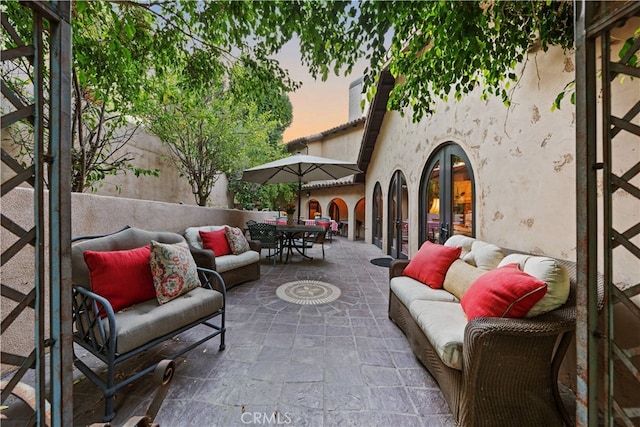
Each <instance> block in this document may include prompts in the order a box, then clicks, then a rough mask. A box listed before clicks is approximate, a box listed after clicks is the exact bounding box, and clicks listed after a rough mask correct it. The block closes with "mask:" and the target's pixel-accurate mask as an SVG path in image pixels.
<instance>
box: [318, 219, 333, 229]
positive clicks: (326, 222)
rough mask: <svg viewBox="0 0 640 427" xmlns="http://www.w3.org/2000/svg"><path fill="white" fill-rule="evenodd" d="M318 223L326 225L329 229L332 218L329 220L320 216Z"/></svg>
mask: <svg viewBox="0 0 640 427" xmlns="http://www.w3.org/2000/svg"><path fill="white" fill-rule="evenodd" d="M316 225H319V226H320V227H324V228H325V229H328V228H329V227H330V226H331V220H328V219H326V218H320V219H317V220H316Z"/></svg>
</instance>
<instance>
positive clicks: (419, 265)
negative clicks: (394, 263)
mask: <svg viewBox="0 0 640 427" xmlns="http://www.w3.org/2000/svg"><path fill="white" fill-rule="evenodd" d="M460 251H461V249H460V248H458V247H447V246H443V245H437V244H435V243H431V242H430V241H428V240H427V241H426V242H424V243H423V244H422V246H421V247H420V250H418V253H417V254H416V255H415V256H414V257H413V259H411V261H409V264H408V265H407V266H406V267H405V269H404V272H403V274H404V275H405V276H409V277H411V278H413V279H416V280H417V281H419V282H422V283H424V284H425V285H428V286H430V287H432V288H434V289H441V288H442V283H443V282H444V276H445V274H446V273H447V270H448V269H449V266H450V265H451V264H452V263H453V261H455V260H456V259H457V258H458V257H459V256H460Z"/></svg>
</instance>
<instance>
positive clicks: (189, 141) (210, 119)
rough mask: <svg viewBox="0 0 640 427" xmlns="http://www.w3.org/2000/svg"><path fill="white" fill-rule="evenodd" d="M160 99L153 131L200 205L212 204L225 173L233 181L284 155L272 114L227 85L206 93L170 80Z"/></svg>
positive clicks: (152, 113) (151, 116) (150, 120)
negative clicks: (276, 144) (264, 161)
mask: <svg viewBox="0 0 640 427" xmlns="http://www.w3.org/2000/svg"><path fill="white" fill-rule="evenodd" d="M155 95H156V96H157V99H156V100H155V102H154V105H156V107H155V108H153V109H149V112H148V114H147V118H146V124H147V127H148V129H149V130H150V131H151V132H152V133H154V134H155V135H157V136H158V137H159V138H160V139H161V140H162V141H163V143H164V144H166V146H167V147H168V148H169V151H170V153H171V160H172V161H173V163H174V164H175V166H176V167H177V168H178V170H179V171H180V172H181V173H182V174H183V175H184V176H185V177H186V178H187V180H188V181H189V184H191V186H192V189H193V193H194V195H195V198H196V203H198V205H200V206H206V205H207V202H208V199H209V196H210V194H211V190H212V188H213V185H214V184H215V182H216V181H217V180H218V178H219V176H220V174H222V173H224V174H225V175H227V177H230V178H232V179H233V178H235V177H237V176H238V175H239V174H241V173H242V170H244V169H245V168H247V167H249V166H248V165H252V164H253V163H254V162H256V161H259V160H261V159H263V158H268V159H269V158H272V157H274V156H275V155H276V154H277V152H278V150H277V149H276V148H275V147H274V146H273V145H272V144H270V143H269V136H270V134H271V133H272V132H273V130H274V129H275V128H276V126H277V122H276V121H275V120H273V118H272V116H273V115H272V113H271V112H269V111H264V112H259V111H258V107H257V106H256V104H254V103H249V102H247V101H246V100H244V99H239V98H237V97H235V96H234V95H233V93H232V92H231V91H229V90H227V89H225V88H224V85H223V84H222V82H218V84H217V85H214V86H213V87H211V88H209V89H208V90H205V89H188V88H184V87H181V85H180V84H178V83H177V82H176V81H175V80H174V81H170V80H166V81H165V82H164V84H163V85H162V86H159V87H158V88H157V90H156V91H155ZM258 159H259V160H258Z"/></svg>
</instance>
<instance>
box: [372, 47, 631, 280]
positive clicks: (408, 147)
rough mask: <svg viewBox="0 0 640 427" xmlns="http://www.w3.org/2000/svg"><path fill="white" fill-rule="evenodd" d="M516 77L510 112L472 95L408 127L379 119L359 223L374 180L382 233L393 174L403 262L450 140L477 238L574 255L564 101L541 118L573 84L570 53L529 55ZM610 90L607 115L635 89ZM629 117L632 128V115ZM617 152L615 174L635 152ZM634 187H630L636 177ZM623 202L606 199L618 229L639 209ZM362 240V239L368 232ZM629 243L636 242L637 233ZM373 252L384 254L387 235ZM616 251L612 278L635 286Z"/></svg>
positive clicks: (569, 125) (624, 138)
mask: <svg viewBox="0 0 640 427" xmlns="http://www.w3.org/2000/svg"><path fill="white" fill-rule="evenodd" d="M517 71H518V75H519V76H520V80H519V83H518V85H517V86H516V87H515V88H514V90H513V103H512V107H511V108H506V107H505V106H504V105H503V104H502V102H500V100H498V99H495V98H490V99H488V100H487V101H483V100H481V99H480V95H479V93H478V92H474V93H471V94H469V95H468V96H466V97H464V98H463V99H462V100H461V101H459V102H455V101H451V102H449V103H444V102H439V103H437V105H436V106H435V111H436V112H435V113H434V114H433V115H432V116H430V117H427V118H425V119H423V120H421V121H420V122H419V123H413V122H412V120H411V114H410V112H409V111H407V112H405V113H406V114H405V116H404V117H402V116H401V115H400V114H399V113H397V112H387V114H386V115H385V117H384V120H383V123H382V128H381V131H380V134H379V136H378V139H377V142H376V146H375V150H374V152H373V156H372V160H371V163H370V167H369V170H368V171H367V177H366V200H367V210H366V212H367V219H366V220H367V223H368V224H370V223H371V215H372V199H373V191H374V187H375V184H376V182H379V183H380V185H381V189H382V200H383V203H384V205H385V215H384V216H383V230H388V223H387V218H388V216H387V215H386V209H387V205H388V203H389V183H390V181H391V178H392V175H393V173H394V172H395V171H397V170H399V171H402V173H403V174H404V176H405V178H406V180H407V187H408V198H409V208H408V221H409V230H410V233H409V257H412V256H413V255H414V254H415V253H416V252H417V250H418V236H417V232H413V233H412V232H411V230H416V231H417V230H418V221H419V209H420V207H419V206H418V204H419V190H420V182H421V179H422V175H423V173H426V172H427V171H426V170H425V168H426V164H427V163H428V161H429V159H430V156H431V155H432V154H433V152H434V150H436V149H437V148H438V147H439V146H441V145H442V144H445V143H455V144H457V145H459V146H460V147H461V148H462V149H463V150H464V152H465V153H466V154H467V156H468V157H469V161H470V166H471V168H472V169H473V172H474V176H475V186H476V187H475V190H476V192H475V200H476V206H475V209H476V212H475V221H476V237H477V238H479V239H482V240H486V241H488V242H491V243H495V244H497V245H499V246H502V247H507V248H511V249H515V250H519V251H523V252H532V253H538V254H546V255H550V256H554V257H558V258H564V259H569V260H574V259H575V258H576V208H575V205H576V181H575V176H576V166H575V141H576V136H575V133H576V129H575V108H574V106H573V105H572V104H571V103H570V102H568V101H567V100H565V102H564V103H563V104H562V108H561V109H560V110H556V111H551V105H552V103H553V100H554V98H555V96H556V95H557V94H558V93H559V92H561V91H562V90H563V88H564V87H565V85H566V84H567V83H568V82H570V81H572V80H573V77H574V74H573V56H572V54H568V55H566V56H565V55H564V53H563V52H562V51H561V50H560V49H557V48H556V49H554V48H552V49H550V50H549V51H548V52H547V53H543V52H538V53H536V54H532V55H530V59H529V61H528V62H527V63H526V64H524V65H521V66H520V67H519V68H518V70H517ZM612 90H613V92H614V96H615V100H616V101H615V102H616V109H617V110H619V111H627V110H628V109H629V108H630V106H631V105H633V102H636V100H637V94H638V92H639V91H640V82H639V81H638V80H637V79H635V80H630V79H626V80H624V81H622V82H621V81H620V80H615V81H614V83H613V84H612ZM625 108H626V110H625ZM634 120H635V122H636V123H637V122H640V118H638V117H636V118H635V119H634ZM616 143H617V144H622V145H624V144H627V145H628V146H629V147H637V141H632V137H631V136H630V135H623V134H620V135H619V136H618V140H617V141H616ZM622 152H623V153H625V154H623V155H621V154H617V155H616V153H615V152H614V158H613V161H612V165H613V167H614V169H616V170H617V171H619V172H620V173H622V171H625V170H628V169H629V168H630V167H631V165H633V164H635V163H637V162H638V161H639V160H640V153H638V151H637V149H636V148H634V149H631V150H630V151H624V150H622ZM629 152H631V153H632V154H633V155H632V156H629V155H628V154H629ZM618 153H620V151H619V152H618ZM634 181H636V185H638V181H640V177H636V178H634ZM599 185H600V187H601V185H602V184H601V183H600V184H599ZM601 192H602V191H601V188H599V193H600V194H601ZM631 199H632V198H631V197H630V196H629V195H628V194H623V193H622V192H617V194H615V195H614V204H615V205H616V218H615V220H614V223H617V226H618V229H622V230H626V229H628V228H629V227H631V226H632V225H633V224H635V223H638V222H639V221H640V218H639V217H640V209H638V206H637V202H633V201H632V200H631ZM601 227H602V225H601ZM366 238H367V241H371V230H370V228H368V230H367V237H366ZM634 240H635V242H636V244H640V238H639V237H638V236H636V238H634ZM382 248H383V250H385V248H387V233H383V245H382ZM619 252H620V254H619V256H618V257H617V260H616V261H617V264H618V267H617V268H616V269H615V275H616V277H615V280H616V282H617V283H620V284H621V285H622V286H623V287H624V285H625V284H631V283H635V282H636V281H637V271H634V270H637V260H636V261H633V257H632V256H631V255H630V254H629V253H628V252H627V253H622V252H623V251H622V250H619ZM634 266H635V269H634ZM600 268H602V265H600Z"/></svg>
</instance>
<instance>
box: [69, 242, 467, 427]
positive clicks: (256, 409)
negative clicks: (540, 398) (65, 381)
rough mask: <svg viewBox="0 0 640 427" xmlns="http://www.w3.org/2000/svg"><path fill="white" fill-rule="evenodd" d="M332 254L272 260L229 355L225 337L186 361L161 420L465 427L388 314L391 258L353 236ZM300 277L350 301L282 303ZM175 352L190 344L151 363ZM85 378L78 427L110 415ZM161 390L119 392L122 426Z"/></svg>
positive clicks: (240, 291) (244, 303) (236, 297)
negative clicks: (382, 263)
mask: <svg viewBox="0 0 640 427" xmlns="http://www.w3.org/2000/svg"><path fill="white" fill-rule="evenodd" d="M325 249H326V259H324V260H323V259H322V253H321V249H320V248H319V247H318V245H316V246H315V247H314V248H313V249H311V250H310V251H309V254H310V255H312V256H314V257H315V259H313V260H304V259H303V258H302V257H300V256H294V257H293V259H292V260H291V261H290V262H289V263H288V264H283V263H277V265H276V266H273V265H272V262H271V260H268V259H266V257H265V255H266V251H265V252H264V253H263V257H262V265H261V268H262V277H261V278H260V280H258V281H255V282H249V283H246V284H243V285H240V286H236V287H235V288H233V289H231V290H230V291H229V292H228V294H227V337H226V343H227V348H226V350H224V351H223V352H218V343H219V342H218V340H217V339H214V340H211V341H209V342H207V343H205V344H203V345H201V346H199V347H197V348H196V349H194V350H192V351H191V352H189V353H187V357H186V358H184V359H180V360H178V361H177V364H176V374H175V376H174V378H173V381H172V382H171V383H170V384H169V390H168V393H167V395H166V398H165V400H164V403H163V404H162V407H161V408H160V411H159V413H158V415H157V416H156V418H155V420H154V421H155V422H157V423H159V424H160V425H162V426H185V425H207V426H234V425H246V424H276V423H279V424H288V425H294V426H300V425H310V426H322V425H325V426H334V425H352V426H356V425H367V426H375V425H403V426H411V425H415V426H453V425H454V422H453V418H452V416H451V413H450V411H449V408H448V407H447V405H446V403H445V401H444V399H443V397H442V395H441V392H440V390H439V389H438V387H437V385H436V383H435V381H434V380H433V379H432V378H431V376H430V375H429V374H428V373H427V372H426V370H425V369H424V368H423V367H422V366H421V365H420V364H419V362H418V361H417V360H416V359H415V357H414V356H413V353H412V352H411V350H410V348H409V344H408V343H407V340H406V338H405V337H404V335H403V334H402V333H401V332H400V330H399V329H398V328H397V327H396V326H395V325H394V324H393V323H391V321H390V320H389V319H388V317H387V301H388V270H387V268H385V267H379V266H375V265H373V264H371V263H370V262H369V260H371V259H373V258H378V257H383V256H384V254H383V253H382V251H381V250H379V249H378V248H377V247H376V246H374V245H371V244H368V243H365V242H363V241H348V240H347V239H345V238H341V237H336V238H334V239H333V242H331V243H328V242H327V243H326V244H325ZM296 280H319V281H322V282H326V283H330V284H333V285H335V286H337V287H339V288H340V290H341V295H340V297H339V298H338V299H337V300H336V301H334V302H329V303H326V304H322V305H298V304H294V303H289V302H285V301H283V300H281V299H280V298H279V297H278V296H276V289H277V288H278V287H279V286H280V285H282V284H284V283H288V282H292V281H296ZM192 334H193V333H189V334H187V333H185V334H183V335H181V336H180V338H181V339H180V341H187V340H190V339H191V338H192V337H193V338H195V335H192ZM173 345H181V343H179V342H175V343H172V344H168V345H167V346H164V347H162V348H159V349H157V350H155V352H154V353H153V354H149V352H148V353H147V354H143V355H141V356H140V357H145V358H147V357H157V358H161V357H162V355H163V354H168V353H169V349H168V347H169V346H173ZM80 354H82V355H83V356H82V357H85V358H88V357H90V356H87V355H86V354H84V353H80ZM135 359H136V358H134V360H131V361H130V362H127V363H126V364H125V365H126V366H125V368H126V370H127V371H133V370H135V369H136V367H137V365H138V362H136V360H135ZM123 370H124V369H123ZM76 377H78V378H76V384H75V385H74V425H77V426H80V425H88V424H91V423H93V422H98V421H100V420H101V417H102V415H103V411H104V407H103V401H102V396H101V393H100V392H99V389H98V388H97V387H96V386H95V385H93V383H91V382H90V381H88V380H86V379H81V380H79V379H80V377H79V376H78V375H76ZM147 378H148V381H147ZM154 387H155V386H154V385H153V384H152V381H151V376H148V377H145V378H144V379H143V380H141V381H138V382H136V383H134V384H133V385H131V386H130V387H129V388H128V389H127V392H126V394H125V393H120V394H119V395H117V396H116V397H117V399H116V403H115V407H116V411H117V416H116V418H115V419H114V420H113V425H122V424H123V423H124V422H125V421H126V420H127V419H129V418H130V417H131V416H134V415H143V414H144V413H145V411H146V410H147V408H148V407H149V404H150V402H151V400H152V398H153V395H154V392H155V388H154ZM275 411H277V414H275V415H274V412H275Z"/></svg>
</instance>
